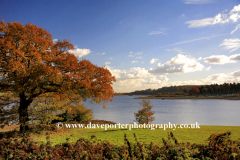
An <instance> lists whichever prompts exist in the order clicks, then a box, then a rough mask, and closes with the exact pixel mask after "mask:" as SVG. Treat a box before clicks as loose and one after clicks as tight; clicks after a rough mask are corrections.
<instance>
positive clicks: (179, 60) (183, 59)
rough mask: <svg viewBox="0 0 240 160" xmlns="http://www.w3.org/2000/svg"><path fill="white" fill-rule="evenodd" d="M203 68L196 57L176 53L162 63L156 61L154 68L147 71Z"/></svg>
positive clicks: (172, 71)
mask: <svg viewBox="0 0 240 160" xmlns="http://www.w3.org/2000/svg"><path fill="white" fill-rule="evenodd" d="M203 68H204V66H203V65H202V64H201V63H199V62H198V60H197V59H195V58H189V57H187V56H186V55H182V54H178V55H177V56H175V57H174V58H172V59H171V60H170V61H168V62H166V63H164V64H162V65H161V64H160V63H158V65H157V68H156V69H152V70H151V69H150V70H149V71H148V72H150V73H153V74H168V73H188V72H195V71H201V70H203Z"/></svg>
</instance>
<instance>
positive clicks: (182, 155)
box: [0, 132, 240, 160]
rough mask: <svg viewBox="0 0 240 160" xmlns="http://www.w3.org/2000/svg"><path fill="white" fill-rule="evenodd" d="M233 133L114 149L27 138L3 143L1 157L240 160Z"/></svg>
mask: <svg viewBox="0 0 240 160" xmlns="http://www.w3.org/2000/svg"><path fill="white" fill-rule="evenodd" d="M230 134H231V133H230V132H226V133H221V134H218V135H211V136H210V137H209V139H208V142H209V143H208V144H207V145H200V144H192V145H191V144H190V143H187V144H184V143H179V142H178V140H177V138H175V136H174V135H173V133H172V132H170V133H169V135H168V139H167V140H165V139H164V138H162V140H163V143H164V144H163V146H158V145H154V144H153V143H152V142H151V144H149V145H146V144H141V143H140V142H138V140H137V136H136V135H135V134H134V137H135V141H136V143H135V144H132V143H130V142H129V141H128V139H127V136H126V134H125V136H124V140H125V142H126V145H124V146H115V145H112V144H110V143H109V142H108V141H101V140H98V139H96V137H92V139H91V140H87V139H83V138H80V139H79V140H78V141H77V142H76V143H75V144H72V143H69V138H67V139H66V143H63V144H58V145H55V146H51V142H50V141H49V139H50V138H49V137H47V143H46V144H43V143H42V144H41V145H37V143H35V142H34V141H33V140H32V139H30V138H29V137H28V136H27V135H25V136H23V138H22V139H21V140H18V139H16V137H15V138H8V139H7V138H1V139H0V153H1V155H0V156H2V157H4V158H5V159H9V160H11V159H52V160H55V159H57V160H59V159H159V160H160V159H224V160H225V159H226V160H227V159H229V160H230V159H240V142H237V141H232V140H231V138H230Z"/></svg>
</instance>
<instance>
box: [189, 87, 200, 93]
mask: <svg viewBox="0 0 240 160" xmlns="http://www.w3.org/2000/svg"><path fill="white" fill-rule="evenodd" d="M198 93H200V90H199V89H198V88H197V87H193V88H191V89H190V90H189V94H198Z"/></svg>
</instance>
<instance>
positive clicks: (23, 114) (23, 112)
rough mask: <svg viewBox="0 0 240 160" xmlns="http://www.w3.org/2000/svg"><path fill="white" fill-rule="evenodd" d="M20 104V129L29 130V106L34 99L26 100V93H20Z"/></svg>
mask: <svg viewBox="0 0 240 160" xmlns="http://www.w3.org/2000/svg"><path fill="white" fill-rule="evenodd" d="M19 97H20V106H19V108H18V113H19V124H20V131H21V132H23V131H27V130H28V124H27V121H28V120H29V119H28V106H29V105H30V104H31V103H32V100H26V96H25V94H20V95H19Z"/></svg>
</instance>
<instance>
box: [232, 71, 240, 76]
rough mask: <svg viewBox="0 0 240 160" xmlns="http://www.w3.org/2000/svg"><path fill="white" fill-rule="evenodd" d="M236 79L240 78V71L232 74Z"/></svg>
mask: <svg viewBox="0 0 240 160" xmlns="http://www.w3.org/2000/svg"><path fill="white" fill-rule="evenodd" d="M232 75H233V76H234V77H240V70H239V71H235V72H233V73H232Z"/></svg>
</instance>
